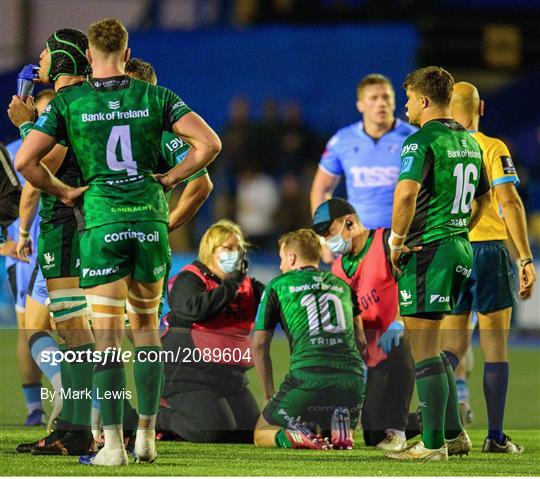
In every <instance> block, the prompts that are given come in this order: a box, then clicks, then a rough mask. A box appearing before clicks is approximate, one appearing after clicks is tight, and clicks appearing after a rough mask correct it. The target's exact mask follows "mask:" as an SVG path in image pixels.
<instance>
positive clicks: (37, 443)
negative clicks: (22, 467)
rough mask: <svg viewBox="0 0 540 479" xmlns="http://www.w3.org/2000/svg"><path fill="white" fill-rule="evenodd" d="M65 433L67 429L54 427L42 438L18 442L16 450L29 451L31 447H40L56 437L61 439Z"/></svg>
mask: <svg viewBox="0 0 540 479" xmlns="http://www.w3.org/2000/svg"><path fill="white" fill-rule="evenodd" d="M66 433H67V429H55V430H54V431H53V432H51V433H50V434H49V435H48V436H45V437H44V438H42V439H39V440H37V441H34V442H27V443H23V444H19V445H18V446H17V448H16V451H17V452H20V453H30V452H32V450H33V449H36V448H41V447H44V446H48V445H50V444H52V443H53V442H55V441H57V440H58V439H61V438H62V437H63V436H64V434H66Z"/></svg>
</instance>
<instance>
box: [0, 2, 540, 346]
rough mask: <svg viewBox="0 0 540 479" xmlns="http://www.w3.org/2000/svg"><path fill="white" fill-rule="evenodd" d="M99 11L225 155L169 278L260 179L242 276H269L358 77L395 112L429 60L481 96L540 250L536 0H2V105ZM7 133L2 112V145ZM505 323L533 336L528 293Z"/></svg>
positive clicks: (302, 218) (4, 300)
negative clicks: (49, 43)
mask: <svg viewBox="0 0 540 479" xmlns="http://www.w3.org/2000/svg"><path fill="white" fill-rule="evenodd" d="M107 16H114V17H118V18H120V19H121V20H123V21H124V22H125V23H126V25H127V27H128V29H129V31H130V46H131V48H132V56H137V57H142V58H143V59H145V60H147V61H150V62H151V63H153V65H154V66H155V68H156V71H157V74H158V80H159V83H160V84H162V85H164V86H167V87H169V88H171V89H172V90H174V91H175V92H177V93H179V94H180V96H181V97H182V98H183V99H184V100H185V101H186V102H187V103H188V105H190V106H191V107H192V108H193V109H194V110H196V111H197V112H199V113H200V114H201V115H202V116H203V117H204V118H205V119H207V120H208V122H209V123H210V124H211V125H212V126H213V127H214V128H215V129H216V131H218V132H219V133H220V134H221V137H222V139H223V144H224V148H223V151H222V154H221V155H220V157H218V159H217V160H216V161H215V163H214V164H213V165H212V166H211V168H210V175H211V178H212V180H213V182H214V191H213V193H212V195H211V197H210V198H209V200H208V201H207V203H206V204H205V205H204V207H203V208H202V210H201V211H200V212H199V214H198V215H197V217H196V218H195V219H194V220H193V221H192V222H191V223H190V224H189V225H187V226H186V227H184V228H183V229H182V230H181V231H179V232H176V233H174V234H173V235H172V237H171V243H172V246H173V249H174V251H175V268H174V270H173V271H177V270H178V268H179V267H180V265H182V264H183V263H185V262H187V261H191V259H192V258H193V257H194V254H195V251H196V248H197V244H198V239H199V238H200V236H201V234H202V232H203V231H204V230H205V228H206V227H208V226H209V225H210V224H211V223H212V222H213V221H214V220H215V219H217V218H221V217H224V216H227V217H230V218H232V219H235V220H238V221H240V217H241V214H242V212H241V211H239V206H238V205H239V201H238V200H239V197H240V196H241V194H242V192H243V190H242V188H243V185H245V181H246V178H245V177H246V175H247V176H249V175H262V176H261V178H262V177H264V179H265V181H266V183H265V184H266V185H267V186H268V185H269V186H268V187H269V188H270V189H271V190H272V191H273V194H274V195H275V196H276V204H275V206H274V212H273V213H272V214H270V215H269V219H268V221H269V222H270V223H269V226H268V228H267V229H268V231H267V232H266V233H265V234H264V235H262V236H261V237H257V238H255V239H254V240H253V243H254V251H253V253H252V255H251V262H252V266H251V271H252V272H253V273H254V275H256V276H258V277H259V278H261V279H262V280H268V279H269V278H271V277H272V276H273V275H274V274H275V273H276V272H277V265H278V258H277V254H276V252H275V248H274V247H273V245H275V239H276V238H277V236H278V235H279V234H280V233H282V232H283V231H286V230H290V229H292V228H296V227H300V226H304V225H307V224H308V221H309V216H308V192H309V188H310V185H311V179H312V176H313V173H314V171H315V168H316V166H317V163H318V159H319V156H320V153H321V152H322V150H323V148H324V143H325V141H326V140H327V139H328V138H329V137H330V135H331V134H332V133H333V132H335V130H336V129H338V128H340V127H341V126H344V125H346V124H348V123H352V122H354V121H357V119H358V113H357V112H356V109H355V86H356V84H357V82H358V80H359V79H360V78H361V77H362V76H363V75H365V74H368V73H371V72H381V73H383V74H385V75H387V76H389V77H390V79H391V80H392V82H393V83H394V86H395V88H396V92H397V98H396V103H397V110H396V114H397V116H399V117H402V118H404V94H403V91H402V89H401V82H402V80H403V78H404V76H405V75H406V74H407V73H408V72H409V71H410V70H412V69H414V68H416V67H419V66H425V65H429V64H437V65H441V66H443V67H445V68H446V69H448V70H449V71H450V72H452V73H453V74H454V76H455V78H456V80H458V81H459V80H467V81H471V82H473V83H475V84H476V85H477V86H478V87H479V89H480V92H481V95H482V96H483V97H484V99H485V100H486V117H485V119H484V120H482V123H481V128H482V130H483V131H484V132H485V133H487V134H489V135H493V136H498V137H501V138H503V139H504V140H505V141H506V142H507V143H508V145H509V147H510V150H511V152H512V154H513V157H514V159H515V161H516V163H517V164H518V167H519V174H520V177H521V181H522V182H521V186H520V193H521V195H522V197H523V199H524V201H525V204H526V207H527V210H528V215H529V229H530V236H531V241H532V243H533V246H534V248H535V252H536V254H537V255H538V252H539V251H540V249H539V245H540V110H539V109H538V105H540V89H539V88H538V85H539V84H540V2H539V1H538V0H423V1H420V0H310V1H301V0H221V1H220V0H118V1H116V2H105V1H101V0H86V1H83V0H80V1H79V0H24V1H23V0H2V1H1V2H0V17H1V18H2V22H1V26H2V28H1V29H0V30H1V33H0V35H1V37H0V52H1V55H0V102H1V104H3V105H4V107H7V104H8V103H9V100H10V98H11V95H12V94H13V93H14V90H15V83H16V76H17V72H18V71H19V70H20V68H21V67H22V65H24V64H26V63H29V62H37V58H38V55H39V53H40V51H41V49H42V48H43V45H44V41H45V39H46V37H47V36H48V35H49V33H50V32H51V31H53V30H55V29H57V28H59V27H66V26H69V27H75V28H80V29H83V30H86V29H87V27H88V25H89V23H91V22H93V21H96V20H99V19H101V18H104V17H107ZM246 104H249V112H248V113H247V114H246V115H245V116H246V118H245V120H243V121H237V122H231V120H230V111H231V109H234V108H236V109H237V110H236V111H237V112H238V111H239V110H240V109H241V108H240V107H241V106H243V107H244V110H243V112H244V113H246V109H245V106H246ZM239 105H240V106H239ZM240 116H241V113H240ZM16 138H17V131H16V130H15V128H13V127H12V125H11V124H10V122H9V120H8V118H7V115H6V114H5V113H3V114H2V115H0V140H1V141H2V142H4V143H8V142H10V141H12V140H14V139H16ZM239 141H240V142H242V141H243V142H244V146H243V147H242V148H238V142H239ZM340 191H341V194H343V190H340ZM263 201H264V199H263ZM240 222H241V221H240ZM0 265H1V260H0ZM3 274H4V269H3V268H0V282H1V283H0V284H1V289H0V291H1V296H0V324H1V325H4V326H6V325H8V326H12V325H14V321H15V319H14V314H13V312H12V308H11V306H10V296H9V293H8V290H7V288H6V282H5V280H4V277H3ZM515 316H516V317H515V318H514V322H515V324H516V326H519V327H520V328H522V329H526V330H527V331H529V334H528V338H529V339H530V338H533V340H534V335H532V336H531V334H533V333H534V331H533V330H538V329H539V327H540V319H539V317H540V294H539V291H538V289H537V291H536V293H535V296H534V297H533V298H532V299H530V300H529V301H527V302H526V303H523V304H522V305H521V306H520V307H519V308H518V311H517V313H516V315H515Z"/></svg>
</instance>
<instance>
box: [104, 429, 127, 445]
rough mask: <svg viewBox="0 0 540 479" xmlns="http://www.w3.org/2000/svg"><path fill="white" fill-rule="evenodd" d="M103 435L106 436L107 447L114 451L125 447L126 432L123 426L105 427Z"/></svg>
mask: <svg viewBox="0 0 540 479" xmlns="http://www.w3.org/2000/svg"><path fill="white" fill-rule="evenodd" d="M103 433H104V434H105V447H107V448H114V449H116V448H123V447H124V432H123V428H122V424H112V425H110V426H105V427H104V429H103Z"/></svg>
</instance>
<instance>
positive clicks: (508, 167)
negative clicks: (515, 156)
mask: <svg viewBox="0 0 540 479" xmlns="http://www.w3.org/2000/svg"><path fill="white" fill-rule="evenodd" d="M501 163H502V167H503V171H504V174H505V175H515V174H516V166H515V165H514V162H513V161H512V158H510V157H509V156H501Z"/></svg>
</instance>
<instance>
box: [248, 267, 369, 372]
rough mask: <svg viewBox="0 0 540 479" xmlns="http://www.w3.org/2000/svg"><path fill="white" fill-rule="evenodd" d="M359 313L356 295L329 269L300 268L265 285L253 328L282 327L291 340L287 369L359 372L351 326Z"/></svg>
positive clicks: (359, 359) (359, 362) (358, 359)
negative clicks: (321, 368) (289, 361)
mask: <svg viewBox="0 0 540 479" xmlns="http://www.w3.org/2000/svg"><path fill="white" fill-rule="evenodd" d="M359 314H360V309H359V308H358V303H357V301H356V295H355V294H354V292H353V291H352V289H351V288H350V287H349V285H348V284H347V283H345V281H343V280H342V279H339V278H338V277H337V276H334V275H333V274H332V273H330V272H328V271H322V270H320V269H316V268H302V269H296V270H292V271H289V272H287V273H284V274H282V275H280V276H278V277H277V278H274V279H273V280H272V281H271V282H270V283H269V284H268V286H266V289H265V290H264V294H263V297H262V299H261V304H260V306H259V310H258V311H257V318H256V320H255V330H273V329H274V328H275V327H276V325H277V324H278V323H280V324H281V326H282V328H283V330H284V331H285V333H286V334H287V337H288V339H289V347H290V350H291V366H290V369H291V371H292V370H294V369H299V368H306V367H325V368H335V369H340V370H345V371H351V372H355V373H360V372H361V368H362V360H361V358H360V353H359V352H358V349H357V348H356V341H355V334H354V322H353V317H355V316H357V315H359Z"/></svg>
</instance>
